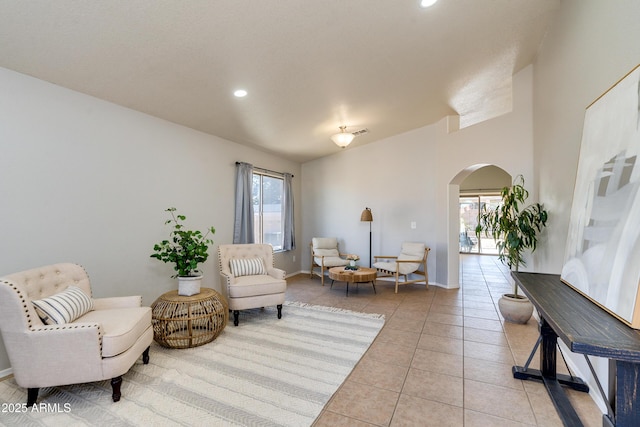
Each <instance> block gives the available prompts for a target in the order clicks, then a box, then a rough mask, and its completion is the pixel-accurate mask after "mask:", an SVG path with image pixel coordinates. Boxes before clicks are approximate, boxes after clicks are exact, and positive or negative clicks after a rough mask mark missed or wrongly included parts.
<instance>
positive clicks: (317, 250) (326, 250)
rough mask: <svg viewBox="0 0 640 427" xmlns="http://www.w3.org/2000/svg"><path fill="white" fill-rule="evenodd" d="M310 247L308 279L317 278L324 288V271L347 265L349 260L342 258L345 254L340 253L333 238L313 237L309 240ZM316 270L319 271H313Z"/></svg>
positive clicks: (336, 240)
mask: <svg viewBox="0 0 640 427" xmlns="http://www.w3.org/2000/svg"><path fill="white" fill-rule="evenodd" d="M310 247H311V270H310V271H309V277H310V278H313V276H314V275H316V276H319V277H320V282H321V283H322V286H324V274H325V270H328V269H329V268H331V267H341V266H344V265H347V264H349V260H347V259H344V258H342V257H344V256H346V255H347V254H342V253H340V251H339V250H338V239H337V238H335V237H314V238H313V239H311V245H310ZM317 268H319V269H320V271H319V272H318V271H316V270H315V269H317Z"/></svg>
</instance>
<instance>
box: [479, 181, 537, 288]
mask: <svg viewBox="0 0 640 427" xmlns="http://www.w3.org/2000/svg"><path fill="white" fill-rule="evenodd" d="M500 195H501V197H502V202H500V204H499V205H498V207H497V208H496V209H494V210H487V208H486V205H485V206H483V210H482V213H481V214H480V222H479V223H478V226H477V227H476V235H477V236H478V237H480V233H482V232H484V233H485V234H486V235H489V236H491V237H493V238H494V240H495V241H496V247H497V248H498V258H499V259H500V261H502V262H504V263H506V264H507V266H508V267H509V269H512V270H515V271H518V267H519V266H520V265H526V264H525V261H524V258H523V253H524V251H525V250H526V249H531V252H533V251H535V250H536V247H537V245H538V233H539V232H540V231H542V229H543V228H544V227H545V226H546V225H547V218H548V213H547V211H546V210H544V209H543V207H542V205H541V204H539V203H535V204H532V205H529V206H527V207H523V206H524V203H525V201H526V199H527V198H528V197H529V192H528V191H527V190H526V189H525V188H524V177H523V176H522V175H518V176H517V177H516V179H515V180H514V182H513V185H512V186H511V187H504V188H503V189H502V191H501V194H500ZM514 293H515V294H516V295H517V294H518V287H517V286H515V292H514Z"/></svg>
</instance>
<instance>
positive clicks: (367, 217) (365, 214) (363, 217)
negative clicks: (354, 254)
mask: <svg viewBox="0 0 640 427" xmlns="http://www.w3.org/2000/svg"><path fill="white" fill-rule="evenodd" d="M360 221H366V222H368V223H369V268H371V223H372V222H373V215H372V214H371V209H369V208H364V210H363V211H362V214H360Z"/></svg>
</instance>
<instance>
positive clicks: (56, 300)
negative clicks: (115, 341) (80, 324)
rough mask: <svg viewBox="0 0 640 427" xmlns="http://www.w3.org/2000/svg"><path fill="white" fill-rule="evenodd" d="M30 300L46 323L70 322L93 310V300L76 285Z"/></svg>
mask: <svg viewBox="0 0 640 427" xmlns="http://www.w3.org/2000/svg"><path fill="white" fill-rule="evenodd" d="M32 302H33V305H34V306H35V309H36V313H38V316H40V318H41V319H42V321H43V322H44V323H45V324H47V325H55V324H58V325H60V324H63V323H71V322H73V321H74V320H76V319H77V318H78V317H80V316H82V315H83V314H85V313H87V312H89V311H91V310H93V300H91V298H89V296H88V295H87V294H85V293H84V292H83V291H82V289H80V288H79V287H77V286H69V287H68V288H67V289H65V290H64V291H62V292H59V293H57V294H54V295H51V296H50V297H48V298H43V299H41V300H36V301H32Z"/></svg>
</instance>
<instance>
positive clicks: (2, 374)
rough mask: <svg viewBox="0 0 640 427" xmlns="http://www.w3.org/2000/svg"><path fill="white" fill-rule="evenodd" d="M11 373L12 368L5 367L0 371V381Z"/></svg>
mask: <svg viewBox="0 0 640 427" xmlns="http://www.w3.org/2000/svg"><path fill="white" fill-rule="evenodd" d="M11 375H13V369H12V368H7V369H4V370H2V371H0V381H3V380H6V379H7V378H8V377H10V376H11Z"/></svg>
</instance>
